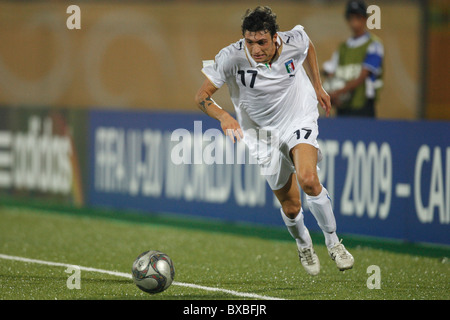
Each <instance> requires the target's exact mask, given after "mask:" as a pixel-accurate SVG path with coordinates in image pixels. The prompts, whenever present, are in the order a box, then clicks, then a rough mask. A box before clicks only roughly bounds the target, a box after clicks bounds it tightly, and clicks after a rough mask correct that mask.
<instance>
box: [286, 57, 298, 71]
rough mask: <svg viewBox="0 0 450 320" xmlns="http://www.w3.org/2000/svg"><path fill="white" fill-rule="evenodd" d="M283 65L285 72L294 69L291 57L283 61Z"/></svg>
mask: <svg viewBox="0 0 450 320" xmlns="http://www.w3.org/2000/svg"><path fill="white" fill-rule="evenodd" d="M284 65H285V66H286V71H287V73H291V72H293V71H294V70H295V65H294V60H293V59H291V60H289V61H286V62H285V63H284Z"/></svg>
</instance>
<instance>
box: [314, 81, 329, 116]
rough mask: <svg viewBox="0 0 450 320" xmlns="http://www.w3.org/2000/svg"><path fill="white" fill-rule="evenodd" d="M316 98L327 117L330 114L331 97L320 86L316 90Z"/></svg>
mask: <svg viewBox="0 0 450 320" xmlns="http://www.w3.org/2000/svg"><path fill="white" fill-rule="evenodd" d="M316 95H317V100H318V101H319V104H320V106H321V107H322V108H323V110H325V112H326V115H327V117H328V116H329V115H330V110H331V99H330V96H329V95H328V93H327V92H326V91H325V89H324V88H322V86H321V87H320V88H319V89H318V90H316Z"/></svg>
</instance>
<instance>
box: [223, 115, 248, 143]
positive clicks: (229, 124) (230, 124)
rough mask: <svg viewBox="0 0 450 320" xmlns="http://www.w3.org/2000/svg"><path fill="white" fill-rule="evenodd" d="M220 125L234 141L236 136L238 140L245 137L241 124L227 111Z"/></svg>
mask: <svg viewBox="0 0 450 320" xmlns="http://www.w3.org/2000/svg"><path fill="white" fill-rule="evenodd" d="M219 121H220V126H221V127H222V130H223V132H224V133H225V135H226V136H228V137H230V139H231V141H233V143H234V138H236V140H237V141H241V139H242V138H243V137H244V133H243V132H242V129H241V126H240V125H239V123H238V122H237V121H236V119H234V118H233V117H232V116H231V115H230V114H228V113H225V114H224V115H223V116H222V117H221V118H220V119H219Z"/></svg>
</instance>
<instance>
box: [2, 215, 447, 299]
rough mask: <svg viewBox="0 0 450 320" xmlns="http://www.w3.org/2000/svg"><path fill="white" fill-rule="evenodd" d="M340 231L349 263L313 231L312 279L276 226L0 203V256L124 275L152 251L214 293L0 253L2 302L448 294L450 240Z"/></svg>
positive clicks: (179, 277) (181, 279)
mask: <svg viewBox="0 0 450 320" xmlns="http://www.w3.org/2000/svg"><path fill="white" fill-rule="evenodd" d="M341 236H342V238H344V242H343V243H344V244H345V245H346V247H347V249H349V251H350V252H351V253H352V254H353V256H354V257H355V266H354V267H353V269H351V270H348V271H345V272H340V271H339V270H338V269H337V268H336V265H335V264H334V262H333V261H331V259H330V258H329V256H328V253H327V251H326V248H325V246H324V244H323V236H322V235H321V234H317V233H315V234H313V241H314V243H315V249H316V252H317V254H318V256H319V259H320V262H321V272H320V274H319V275H318V276H316V277H311V276H309V275H307V274H306V272H305V271H304V270H303V268H302V267H301V265H300V263H299V260H298V256H297V251H296V246H295V242H294V241H293V240H292V239H291V238H290V236H289V234H288V232H287V230H285V229H284V228H276V227H273V228H269V227H263V226H251V225H232V224H226V223H220V222H216V221H208V220H198V219H187V218H182V217H173V216H166V215H162V214H160V215H153V216H150V215H148V216H145V215H139V214H135V213H120V214H117V213H112V212H108V211H98V212H95V211H93V210H91V211H90V212H87V213H86V212H83V211H82V210H72V211H71V212H67V211H65V210H60V211H59V212H58V211H57V210H47V211H45V210H39V209H36V208H34V209H33V208H26V207H23V206H19V207H14V206H2V207H0V254H2V255H8V256H14V257H23V258H27V259H39V260H43V261H50V262H58V263H64V264H73V265H79V266H83V267H90V268H97V269H102V270H111V271H117V272H121V273H130V270H131V265H132V263H133V261H134V259H135V258H136V257H137V256H138V255H139V254H140V253H141V252H143V251H146V250H150V249H151V250H160V251H163V252H165V253H167V254H168V255H169V256H170V257H171V258H172V260H173V261H174V265H175V271H176V276H175V281H176V282H177V283H183V284H194V285H199V286H205V287H209V288H216V289H217V290H216V291H209V290H204V289H202V288H197V287H189V286H182V285H177V284H173V285H172V286H171V287H169V288H168V289H167V290H166V291H165V292H162V293H160V294H156V295H149V294H146V293H144V292H142V291H140V290H139V289H138V288H137V287H136V286H135V285H134V283H133V282H132V280H130V279H129V278H126V277H120V276H115V275H110V274H105V273H99V272H90V271H81V278H80V280H81V281H80V284H81V288H80V289H69V288H68V287H67V280H68V277H69V276H70V274H68V273H66V272H65V271H66V270H65V269H66V268H65V267H61V266H52V265H45V264H37V263H29V262H23V261H14V260H8V259H3V258H0V299H1V300H34V299H36V300H55V299H57V300H68V299H70V300H74V299H82V300H85V299H95V300H99V299H108V300H109V299H118V300H123V299H133V300H137V299H146V300H155V299H156V300H160V299H163V300H216V299H220V300H228V299H232V300H233V299H255V297H256V298H260V297H272V298H280V299H295V300H303V299H307V300H313V299H320V300H335V299H339V300H342V299H345V300H347V299H348V300H353V299H357V300H359V299H368V300H369V299H370V300H379V299H387V300H399V299H400V300H412V299H421V300H422V299H426V300H431V299H433V300H449V299H450V263H449V262H448V259H447V257H450V249H449V248H448V247H437V246H428V245H412V244H404V243H400V242H396V241H381V240H377V239H369V238H362V237H355V236H353V237H351V236H348V235H341ZM371 265H376V266H378V267H379V268H380V279H381V287H380V289H369V288H368V286H367V283H368V278H369V277H370V276H371V273H368V272H367V268H368V267H369V266H371ZM226 290H229V291H226ZM236 292H237V293H249V294H254V295H255V296H254V297H253V296H249V297H245V296H239V295H235V294H234V293H236Z"/></svg>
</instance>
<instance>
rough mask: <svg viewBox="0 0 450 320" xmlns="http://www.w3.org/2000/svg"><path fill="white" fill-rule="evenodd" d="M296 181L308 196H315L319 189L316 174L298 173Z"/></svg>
mask: <svg viewBox="0 0 450 320" xmlns="http://www.w3.org/2000/svg"><path fill="white" fill-rule="evenodd" d="M298 181H299V183H300V187H301V188H302V190H303V191H304V192H305V193H306V194H307V195H310V196H317V195H318V194H319V193H320V191H321V185H320V182H319V177H318V176H317V174H315V173H312V172H305V173H302V174H301V175H298Z"/></svg>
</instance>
